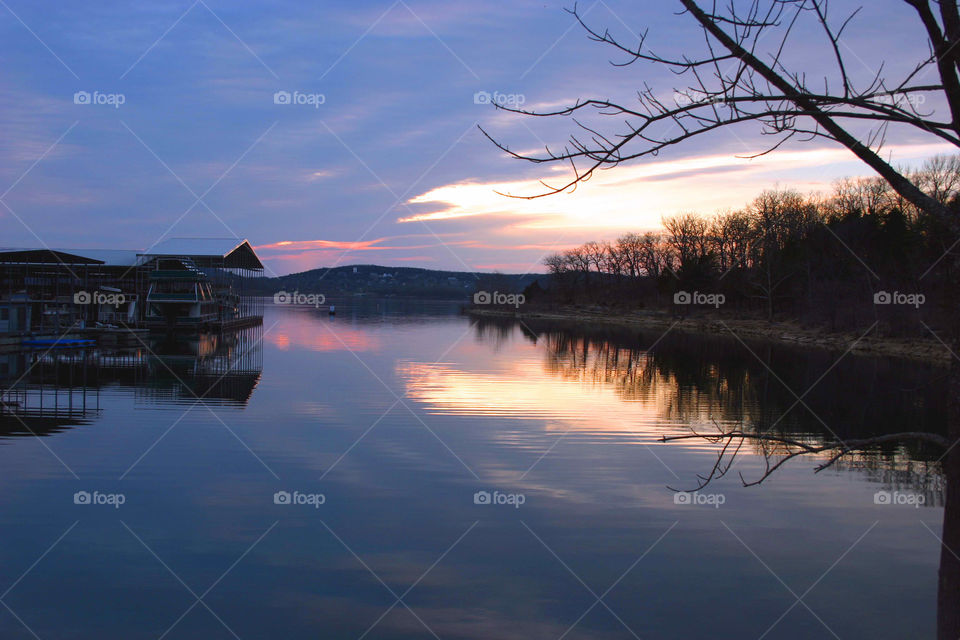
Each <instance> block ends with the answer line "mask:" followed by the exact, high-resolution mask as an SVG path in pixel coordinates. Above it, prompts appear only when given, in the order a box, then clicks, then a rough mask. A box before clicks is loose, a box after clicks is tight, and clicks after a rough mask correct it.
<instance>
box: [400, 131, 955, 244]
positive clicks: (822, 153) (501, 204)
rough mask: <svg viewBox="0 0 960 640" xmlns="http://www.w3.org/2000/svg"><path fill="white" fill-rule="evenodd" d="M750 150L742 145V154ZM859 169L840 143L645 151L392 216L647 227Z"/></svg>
mask: <svg viewBox="0 0 960 640" xmlns="http://www.w3.org/2000/svg"><path fill="white" fill-rule="evenodd" d="M952 150H953V148H952V147H949V146H948V145H944V144H924V145H891V146H889V147H885V148H884V152H885V153H886V154H888V155H890V156H891V157H892V158H893V159H894V161H895V162H898V163H905V162H913V161H917V160H922V159H924V158H927V157H929V156H931V155H934V154H936V153H946V152H950V151H952ZM749 153H750V151H749V150H746V149H745V150H744V155H748V154H749ZM552 169H554V170H555V171H553V173H554V174H555V176H554V177H553V178H548V179H547V180H546V182H547V183H548V184H556V185H557V186H560V185H562V184H564V182H565V180H566V179H567V176H566V172H565V171H564V170H563V169H562V167H559V166H556V167H552ZM864 173H866V171H865V167H864V166H863V164H862V163H860V161H859V160H857V159H856V158H855V157H854V156H853V155H852V154H851V153H850V152H849V151H847V150H846V149H843V148H839V147H830V148H812V149H800V150H782V151H778V152H777V153H773V154H770V155H768V156H763V157H760V158H755V159H748V158H745V157H737V156H733V155H730V154H724V155H709V156H697V157H692V158H681V159H676V160H665V159H650V160H648V161H646V162H637V163H635V164H629V165H626V164H625V165H622V166H620V167H619V168H618V169H617V170H616V171H600V172H598V173H597V174H595V175H594V176H593V178H592V179H591V180H590V181H589V182H587V183H585V184H583V185H580V186H579V188H577V189H576V190H575V191H573V192H569V193H564V194H559V195H556V196H553V197H548V198H540V199H535V200H525V199H519V198H507V197H504V196H502V195H500V194H501V193H503V194H511V195H517V196H529V195H535V194H540V193H543V192H544V187H543V186H542V185H541V184H540V182H539V180H533V179H531V180H526V179H524V180H514V181H505V182H478V181H473V180H471V181H464V182H457V183H452V184H446V185H441V186H439V187H435V188H433V189H431V190H429V191H427V192H425V193H422V194H420V195H417V196H415V197H413V198H411V199H410V200H409V201H408V204H410V205H420V206H423V205H432V206H433V210H432V211H427V212H424V213H416V214H414V215H411V216H407V217H404V218H399V219H398V220H397V222H400V223H406V222H425V221H440V220H454V219H461V218H479V217H486V218H498V217H506V218H508V219H509V220H511V221H512V223H508V224H507V225H506V226H507V227H508V228H509V229H510V230H511V231H515V232H526V233H529V232H531V231H542V230H544V229H597V230H600V229H607V230H612V229H634V230H635V229H654V228H659V227H660V226H661V222H660V221H661V218H662V216H664V215H673V214H675V213H679V212H682V211H691V210H693V211H702V212H705V213H709V212H713V211H717V210H718V209H724V208H736V207H741V206H743V205H744V204H746V203H747V202H748V201H749V200H751V199H752V198H754V197H755V196H756V195H757V194H758V193H759V192H760V191H761V190H763V189H766V188H770V187H771V186H773V185H774V184H775V181H776V180H777V179H779V180H781V181H789V184H791V185H792V186H794V187H796V188H798V189H801V190H820V189H824V188H826V187H829V185H830V183H831V182H832V181H833V180H835V179H836V178H837V177H840V176H843V175H862V174H864ZM498 192H499V193H498Z"/></svg>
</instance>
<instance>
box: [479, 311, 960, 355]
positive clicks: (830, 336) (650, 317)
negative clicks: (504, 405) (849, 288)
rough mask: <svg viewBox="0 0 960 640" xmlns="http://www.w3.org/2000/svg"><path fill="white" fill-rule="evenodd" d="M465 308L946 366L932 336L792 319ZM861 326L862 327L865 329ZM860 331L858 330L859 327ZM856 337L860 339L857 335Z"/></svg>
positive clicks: (521, 317)
mask: <svg viewBox="0 0 960 640" xmlns="http://www.w3.org/2000/svg"><path fill="white" fill-rule="evenodd" d="M465 313H467V314H469V315H472V316H479V317H496V318H516V319H518V320H549V321H558V322H567V323H572V324H576V325H579V326H586V325H597V324H602V325H612V326H622V327H635V328H638V329H661V330H664V331H665V330H667V329H668V328H670V330H671V331H684V332H689V333H700V334H715V335H726V336H731V337H732V335H731V334H735V335H736V336H739V337H740V338H754V339H756V338H759V339H763V340H772V341H776V342H780V343H784V344H793V345H799V346H807V347H814V348H820V349H830V350H839V351H846V350H848V349H849V350H850V352H851V353H854V354H859V355H874V356H894V357H901V358H911V359H914V360H923V361H927V362H930V363H933V364H937V365H943V366H946V365H947V364H948V363H949V361H950V351H949V350H948V349H947V347H946V346H944V345H943V344H942V343H940V342H939V341H938V340H937V339H936V338H934V337H933V336H930V338H905V337H875V336H874V335H873V333H875V332H871V333H870V334H868V335H867V336H866V337H863V338H861V337H860V336H861V334H860V333H856V334H855V333H834V332H830V331H827V330H826V329H823V328H817V327H804V326H801V325H799V324H797V323H793V322H785V321H773V322H768V321H767V320H763V319H758V318H743V317H722V316H706V315H689V316H686V317H675V316H673V315H671V314H669V313H664V312H657V311H625V310H611V311H608V310H604V309H599V308H586V307H550V308H536V307H530V308H520V309H514V308H512V307H479V306H470V307H467V308H466V309H465ZM865 330H866V329H864V331H865ZM861 333H862V332H861ZM858 338H860V339H859V340H858Z"/></svg>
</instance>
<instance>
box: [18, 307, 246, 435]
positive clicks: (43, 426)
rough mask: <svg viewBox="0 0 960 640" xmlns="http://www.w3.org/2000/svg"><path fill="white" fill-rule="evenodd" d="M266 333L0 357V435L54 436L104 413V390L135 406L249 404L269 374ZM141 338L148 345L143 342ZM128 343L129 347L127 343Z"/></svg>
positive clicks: (156, 339) (46, 350)
mask: <svg viewBox="0 0 960 640" xmlns="http://www.w3.org/2000/svg"><path fill="white" fill-rule="evenodd" d="M262 336H263V327H262V326H257V327H250V328H248V329H244V330H242V331H236V332H227V333H223V334H209V335H198V336H172V337H163V338H159V337H154V338H146V337H144V338H141V339H139V340H133V341H132V342H134V343H135V345H136V346H127V347H119V346H117V347H89V348H57V347H54V348H44V349H31V350H24V351H18V352H15V353H6V354H0V362H2V364H3V366H2V367H0V371H2V372H3V374H4V375H3V377H0V389H2V391H0V436H30V435H51V434H54V433H59V432H61V431H63V430H65V429H68V428H70V427H73V426H78V425H83V424H88V423H90V422H91V421H93V420H95V419H96V418H98V417H99V416H100V415H101V413H102V402H101V393H102V391H103V390H104V389H107V388H109V389H111V390H120V391H123V392H126V393H127V394H132V395H133V396H134V398H135V401H136V403H138V404H144V405H158V406H176V405H178V404H184V403H188V404H192V403H193V402H195V401H196V399H197V398H201V399H203V401H204V402H205V403H207V404H210V405H233V406H245V405H246V404H247V403H248V402H249V400H250V396H251V395H252V393H253V390H254V389H255V388H256V386H257V383H258V382H259V380H260V376H261V373H262V371H263V347H262V344H261V342H262ZM140 340H143V342H140ZM128 342H130V341H128Z"/></svg>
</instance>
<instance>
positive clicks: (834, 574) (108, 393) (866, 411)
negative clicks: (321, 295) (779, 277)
mask: <svg viewBox="0 0 960 640" xmlns="http://www.w3.org/2000/svg"><path fill="white" fill-rule="evenodd" d="M338 311H339V312H340V313H339V315H338V316H337V317H336V318H328V317H327V315H326V314H325V313H323V312H317V311H314V310H308V309H292V308H284V307H273V308H268V309H267V315H266V318H265V320H264V325H263V327H262V328H261V329H256V330H251V331H248V332H247V333H245V334H240V335H236V336H232V337H230V338H228V339H222V340H215V339H206V340H199V341H198V340H194V341H193V342H188V343H178V342H176V341H172V342H165V343H164V342H159V343H157V342H151V343H150V344H149V346H150V350H149V351H148V350H147V349H146V348H140V349H117V350H102V351H101V350H98V351H88V352H60V356H59V357H58V358H57V359H56V360H54V359H52V358H50V357H47V358H45V359H44V360H43V361H42V362H40V363H39V364H37V365H36V366H35V367H34V368H33V369H31V370H30V372H29V373H28V374H27V376H26V377H25V378H23V379H22V380H21V381H20V382H19V383H18V384H17V385H16V387H15V388H14V389H13V391H12V392H11V393H10V394H8V395H7V396H6V398H7V399H8V402H11V403H12V402H18V403H19V407H20V409H19V411H20V412H21V413H22V420H23V423H21V422H20V420H18V419H16V418H12V417H6V418H2V419H0V429H2V431H0V434H2V439H0V469H2V470H3V471H2V475H0V540H2V544H0V574H2V582H0V590H2V591H3V593H2V596H0V601H2V603H3V604H4V605H6V607H5V608H0V637H3V638H34V637H39V638H42V639H44V640H47V639H52V638H159V637H164V638H171V639H172V638H234V637H239V638H243V639H247V638H318V637H322V638H360V637H367V638H430V637H439V638H444V639H455V638H544V639H548V640H556V639H557V638H633V637H639V638H644V639H648V638H761V637H764V638H815V637H816V638H820V637H823V638H828V637H839V638H844V639H847V638H874V639H876V638H906V637H915V638H925V637H932V636H933V635H934V632H935V625H936V588H937V568H938V561H939V553H940V546H939V543H938V540H937V536H939V535H940V529H941V526H942V520H943V508H942V489H941V478H940V476H939V475H938V469H937V466H936V464H935V463H934V462H933V460H934V458H932V457H931V456H929V455H928V454H927V453H926V452H924V451H922V450H909V451H908V450H899V449H890V450H888V451H883V452H877V454H876V455H871V456H861V457H859V458H858V459H855V460H851V461H849V462H848V463H846V464H845V465H844V466H842V467H837V468H831V469H829V470H827V471H824V472H822V473H820V474H814V473H813V468H814V466H815V465H816V464H817V463H818V462H820V461H821V460H817V459H813V458H807V459H799V460H795V461H794V462H793V463H791V464H789V465H788V466H787V467H786V468H785V469H784V470H781V471H779V472H777V473H776V474H775V475H773V476H772V477H770V478H769V479H768V480H767V481H766V482H764V484H763V485H761V486H759V487H751V488H744V487H742V486H741V484H740V480H739V478H738V477H736V476H737V472H738V471H739V472H742V473H743V475H744V477H745V478H746V479H748V480H750V479H755V478H756V477H758V475H759V474H760V473H762V471H763V461H764V458H763V457H762V456H761V455H759V454H758V453H757V451H756V450H755V449H753V448H750V451H746V448H745V451H744V453H742V455H741V456H740V457H739V458H738V461H737V463H736V465H735V468H734V470H733V471H732V472H731V473H730V474H729V475H728V476H727V477H726V478H724V479H722V480H720V481H717V482H715V483H714V484H712V485H710V486H709V487H707V488H706V489H704V490H703V491H702V492H701V495H700V497H699V499H700V500H702V501H705V503H704V504H677V503H676V502H675V498H674V495H675V494H674V493H673V492H671V491H670V490H669V489H668V488H667V486H668V485H669V486H672V487H679V488H690V487H693V486H695V483H696V476H697V474H705V473H707V472H708V471H709V470H710V468H711V467H712V466H713V464H714V462H715V461H716V449H715V448H714V447H713V446H712V445H709V444H708V443H705V442H702V441H694V440H691V441H682V442H675V443H666V444H665V443H661V442H659V438H660V437H661V436H663V435H664V434H678V433H685V432H686V433H689V429H690V427H691V426H692V427H694V428H697V429H700V430H703V431H708V430H709V429H711V428H715V426H714V423H715V422H716V424H720V425H724V426H730V425H734V424H738V423H741V422H742V423H743V424H744V425H761V426H765V427H773V428H774V429H775V430H777V431H783V432H785V433H791V434H795V435H796V436H797V437H800V438H807V439H810V440H816V439H818V438H821V437H822V436H823V434H824V433H829V432H828V431H827V429H828V428H829V429H831V430H835V431H836V432H837V433H838V434H840V435H841V436H842V437H855V436H862V435H866V434H874V433H882V432H886V431H894V430H903V429H904V425H905V424H909V425H910V428H913V429H920V428H926V429H940V428H941V427H942V423H943V407H942V406H941V405H940V404H939V403H938V401H937V400H936V398H937V397H938V394H940V395H942V390H941V389H942V387H940V386H939V385H942V379H941V377H942V376H941V372H940V371H938V370H936V369H934V368H930V367H925V366H922V365H916V364H909V363H904V362H897V361H892V360H882V359H871V358H858V357H853V356H847V357H846V358H844V359H843V360H842V361H841V362H840V364H839V365H836V366H833V367H832V368H831V366H832V365H833V364H834V362H835V360H836V358H837V356H838V355H839V354H829V353H821V352H803V351H791V350H787V349H782V348H779V349H778V348H770V347H764V346H762V345H755V344H749V345H743V344H741V343H739V342H738V341H736V340H734V339H720V338H716V339H705V338H697V337H692V336H683V335H675V334H668V335H667V336H666V337H661V336H660V334H659V333H657V332H655V333H651V334H649V335H647V334H638V333H636V332H616V331H599V330H598V331H595V332H577V331H572V330H565V329H562V328H558V327H556V326H549V325H543V326H540V325H530V326H528V325H522V326H521V325H518V324H516V323H513V322H484V323H476V322H471V321H470V320H469V319H467V318H465V317H462V316H460V315H458V314H457V312H456V307H455V306H454V305H445V304H436V303H434V304H423V305H420V304H416V303H401V302H396V301H394V302H389V303H386V302H380V303H377V302H375V301H371V302H368V303H366V304H365V305H364V308H362V309H358V308H355V307H354V308H350V307H349V305H347V304H346V303H345V304H339V305H338ZM654 343H655V346H654V348H653V350H652V351H650V350H649V347H650V346H651V345H653V344H654ZM153 354H160V355H159V356H156V355H153ZM0 362H2V363H3V365H0V366H2V367H4V368H0V372H2V371H4V370H6V371H7V372H8V373H9V377H8V378H7V379H6V381H5V382H4V384H3V386H4V387H6V386H9V385H10V384H11V382H12V381H13V380H16V379H17V378H18V377H20V376H21V374H22V373H23V371H24V367H28V366H30V360H29V359H24V358H21V357H4V356H0ZM828 371H829V372H828ZM825 372H828V373H827V374H826V376H825V377H823V378H822V380H820V381H819V383H818V384H816V386H814V387H813V389H812V390H810V391H809V392H807V390H808V389H809V388H810V387H811V385H813V384H814V383H815V382H816V381H817V380H818V379H819V378H821V376H823V374H824V373H825ZM790 389H793V390H795V393H796V395H794V392H793V391H790ZM805 392H807V393H805ZM196 396H201V397H202V398H203V401H202V402H198V401H197V399H196ZM797 396H800V397H801V398H802V401H801V402H799V403H797ZM24 423H25V424H24ZM825 425H826V426H825ZM30 431H35V432H36V433H38V434H42V435H43V437H40V438H36V437H33V436H32V435H31V434H30ZM878 491H887V492H891V491H898V492H899V493H898V494H897V495H898V496H900V498H901V499H903V500H912V501H913V502H919V501H923V502H924V506H923V507H920V508H916V507H915V506H912V505H909V504H901V505H889V504H876V503H875V495H876V494H877V492H878ZM78 492H87V493H88V494H89V502H93V503H95V502H102V503H103V504H89V503H87V504H83V503H84V502H87V497H86V494H84V493H79V494H78ZM95 492H96V493H95ZM278 492H279V493H278ZM282 492H287V493H288V494H289V502H291V503H292V502H300V503H301V504H289V503H286V502H287V494H285V493H282ZM478 492H488V493H489V494H490V496H491V501H504V502H506V504H476V501H477V500H479V501H480V502H484V501H485V498H486V494H483V493H480V494H478ZM494 492H498V493H494ZM886 495H890V494H886ZM75 496H76V497H75ZM75 501H79V502H81V504H76V503H75ZM121 501H122V504H116V503H118V502H121ZM277 501H279V502H280V504H277ZM321 502H322V504H320V503H321ZM721 502H722V504H718V503H721ZM517 503H522V504H517Z"/></svg>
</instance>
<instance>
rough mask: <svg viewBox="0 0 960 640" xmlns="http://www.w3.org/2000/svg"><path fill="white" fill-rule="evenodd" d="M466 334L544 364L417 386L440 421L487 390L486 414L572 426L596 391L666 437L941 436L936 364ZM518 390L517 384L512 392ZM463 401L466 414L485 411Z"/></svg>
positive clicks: (608, 336)
mask: <svg viewBox="0 0 960 640" xmlns="http://www.w3.org/2000/svg"><path fill="white" fill-rule="evenodd" d="M473 323H474V330H475V333H476V336H477V338H478V339H479V340H481V341H484V342H489V343H491V344H493V345H494V346H496V345H500V346H501V347H502V346H503V345H504V344H506V342H507V341H508V340H509V339H510V337H511V336H516V335H522V336H523V337H524V339H525V340H527V341H528V342H530V343H531V344H536V345H539V347H540V348H541V349H542V352H543V360H542V362H541V363H540V364H539V365H532V366H529V367H528V370H526V371H517V372H516V373H515V375H509V374H497V376H496V378H497V379H496V381H492V380H491V379H490V378H491V376H490V374H486V373H484V374H472V373H467V372H449V371H447V372H441V371H440V370H438V369H434V370H433V371H432V377H431V378H430V380H431V381H432V382H430V383H427V382H424V377H423V376H420V382H418V383H414V384H413V385H412V388H413V393H414V394H418V395H420V396H427V397H426V398H425V399H427V400H428V401H430V402H431V403H433V404H435V405H436V406H437V407H445V406H446V407H447V409H438V410H450V408H449V405H452V404H456V403H455V402H453V401H452V400H450V398H456V397H458V396H463V395H464V394H467V395H468V396H469V394H471V393H474V394H475V393H478V392H483V390H485V389H491V388H492V389H493V392H492V393H484V394H483V396H484V397H483V398H482V401H483V402H482V403H479V404H480V405H481V406H486V405H485V404H484V403H488V404H491V405H493V406H500V405H503V406H505V407H507V408H509V407H514V408H515V410H518V411H521V412H522V411H523V408H524V407H525V406H529V405H540V406H542V407H544V408H545V410H546V411H549V412H551V413H555V414H578V413H581V411H580V404H581V403H582V402H583V401H584V395H585V393H584V392H583V389H589V388H601V389H609V390H610V391H612V392H613V393H615V394H616V397H617V399H618V400H619V401H620V404H618V405H616V408H617V410H618V414H619V415H621V416H622V415H623V412H624V411H626V412H630V407H631V405H632V404H639V405H640V406H641V407H642V412H643V413H649V412H653V413H654V414H655V415H656V416H657V418H658V420H657V423H658V424H659V425H661V426H662V425H673V424H683V425H690V426H693V427H706V426H708V425H711V424H713V423H714V422H716V423H718V424H721V425H727V424H741V425H743V428H744V429H748V430H754V431H764V432H768V433H778V434H783V435H790V436H792V437H795V438H797V439H799V440H804V439H810V441H812V442H823V441H824V439H825V438H829V439H832V438H833V437H839V438H841V439H844V440H846V439H852V438H861V437H867V436H875V435H881V434H886V433H895V432H899V431H904V430H906V427H907V426H909V430H916V431H931V432H934V433H942V434H946V410H947V407H946V397H947V394H946V380H945V370H944V369H943V368H941V367H938V366H935V365H931V364H926V363H922V362H916V361H911V360H905V359H896V358H876V357H869V358H863V357H857V356H852V355H847V356H845V357H843V358H841V359H840V360H839V362H838V361H837V359H838V357H840V355H841V354H839V353H833V352H829V351H821V350H815V349H798V348H790V347H785V346H779V345H775V344H771V343H769V342H755V343H750V342H747V343H746V345H744V344H743V343H741V342H740V341H739V340H737V339H736V338H733V337H730V338H725V337H723V336H717V337H704V336H700V335H689V334H683V333H667V334H664V333H663V332H659V331H635V330H627V329H618V328H593V329H589V328H584V327H577V326H566V325H558V324H557V323H550V322H537V321H531V320H527V321H524V322H522V323H520V322H518V321H515V320H508V319H492V318H483V319H474V320H473ZM408 372H410V369H409V368H408ZM414 377H416V376H414ZM521 380H523V381H524V384H522V385H520V384H515V383H517V382H519V381H521ZM531 380H532V384H528V381H531ZM904 381H910V382H909V385H907V384H906V383H905V382H904ZM566 383H574V384H573V385H567V384H566ZM545 388H546V389H548V390H546V391H545ZM507 389H509V392H507ZM426 390H430V391H431V392H432V396H431V395H430V394H427V392H426ZM578 390H580V391H578ZM501 392H502V393H504V396H500V394H501ZM838 393H839V394H841V395H842V401H838ZM461 400H462V403H461V404H463V405H467V406H468V405H470V404H471V403H472V402H474V401H475V400H480V399H478V398H469V397H467V398H461ZM624 403H627V404H624ZM624 422H626V420H624ZM584 428H589V426H586V425H584ZM937 456H939V453H935V452H933V451H930V450H929V449H927V448H924V447H922V446H919V445H909V446H902V445H899V446H894V445H891V446H889V447H886V448H880V449H878V450H877V457H879V458H880V459H883V460H887V461H888V462H890V463H892V464H894V465H895V466H903V465H904V464H906V463H907V462H909V461H925V462H930V461H932V460H935V459H936V457H937ZM871 458H872V456H871ZM851 466H863V463H862V462H858V463H856V465H851Z"/></svg>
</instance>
